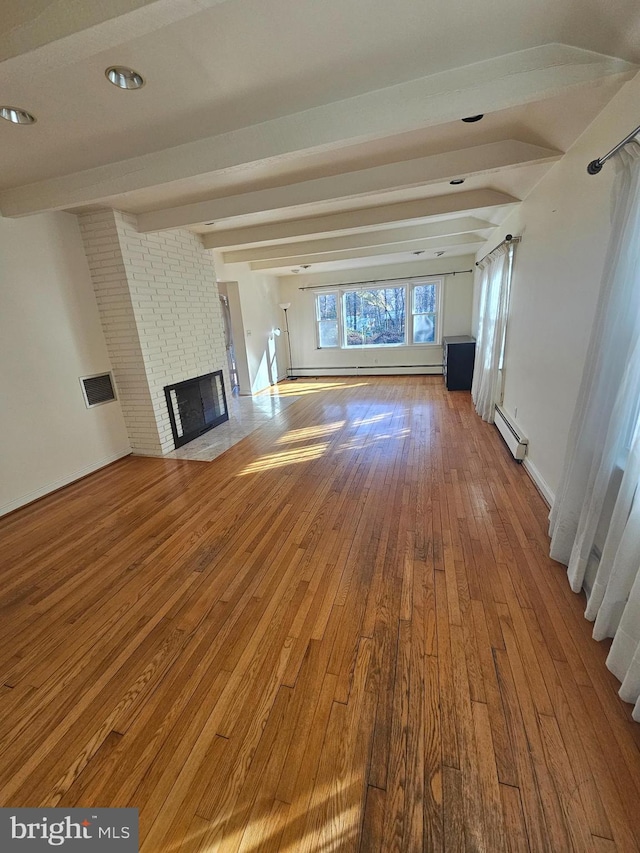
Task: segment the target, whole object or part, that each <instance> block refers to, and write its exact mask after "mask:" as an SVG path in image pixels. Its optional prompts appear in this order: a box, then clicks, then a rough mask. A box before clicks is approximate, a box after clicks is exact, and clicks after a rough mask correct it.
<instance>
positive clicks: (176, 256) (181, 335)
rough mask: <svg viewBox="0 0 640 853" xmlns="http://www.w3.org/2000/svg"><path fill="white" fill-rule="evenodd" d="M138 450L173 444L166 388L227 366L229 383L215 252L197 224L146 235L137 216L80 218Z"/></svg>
mask: <svg viewBox="0 0 640 853" xmlns="http://www.w3.org/2000/svg"><path fill="white" fill-rule="evenodd" d="M79 222H80V229H81V232H82V237H83V240H84V246H85V253H86V256H87V260H88V262H89V268H90V271H91V278H92V281H93V287H94V291H95V294H96V299H97V302H98V308H99V311H100V319H101V322H102V327H103V330H104V334H105V338H106V341H107V347H108V349H109V357H110V359H111V364H112V366H113V372H114V376H115V381H116V384H117V387H118V393H119V398H120V402H121V405H122V410H123V414H124V418H125V422H126V424H127V431H128V433H129V440H130V442H131V447H132V448H133V451H134V453H138V454H140V455H144V456H162V455H164V454H165V453H168V452H169V451H171V450H173V449H174V437H173V433H172V429H171V421H170V416H169V409H168V407H167V400H166V396H165V390H164V389H165V387H166V386H170V385H176V384H177V383H180V382H183V381H185V380H188V379H192V378H194V377H199V376H203V375H204V374H209V373H214V372H216V371H221V372H222V375H223V377H224V382H225V385H226V386H227V388H228V387H230V385H229V377H228V375H227V374H228V368H227V360H226V351H225V338H224V320H223V317H222V310H221V304H220V299H219V293H218V285H217V282H216V278H215V269H214V265H213V258H212V257H211V255H210V254H209V253H208V252H207V251H206V250H205V249H204V248H203V246H202V243H201V242H200V239H199V238H198V237H197V235H195V234H192V233H191V232H190V231H183V230H180V231H163V232H158V233H153V234H141V233H139V232H138V231H137V229H136V220H135V217H133V216H129V215H127V214H124V213H120V212H119V211H114V210H104V211H98V212H95V213H87V214H83V215H82V216H80V217H79Z"/></svg>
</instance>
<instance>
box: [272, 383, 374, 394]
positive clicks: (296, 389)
mask: <svg viewBox="0 0 640 853" xmlns="http://www.w3.org/2000/svg"><path fill="white" fill-rule="evenodd" d="M368 384H369V383H368V382H304V381H302V380H298V381H297V382H286V383H285V382H280V383H279V384H278V385H274V386H273V387H272V388H268V389H267V390H266V391H263V392H262V393H263V394H265V395H267V396H271V397H302V396H304V395H305V394H317V393H318V392H319V391H329V390H330V389H332V388H333V389H335V388H344V387H345V386H348V387H349V388H364V387H366V386H367V385H368ZM256 396H258V395H256Z"/></svg>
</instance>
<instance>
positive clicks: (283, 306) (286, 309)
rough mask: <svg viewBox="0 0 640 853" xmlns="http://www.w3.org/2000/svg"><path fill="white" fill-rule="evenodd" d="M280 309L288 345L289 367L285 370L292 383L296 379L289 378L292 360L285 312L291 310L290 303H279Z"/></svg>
mask: <svg viewBox="0 0 640 853" xmlns="http://www.w3.org/2000/svg"><path fill="white" fill-rule="evenodd" d="M280 307H281V308H282V310H283V311H284V325H285V331H286V333H287V342H288V344H289V367H288V368H287V379H289V380H290V381H291V382H293V381H294V380H295V379H297V378H298V377H297V376H291V370H292V368H293V358H292V357H291V335H290V334H289V317H288V316H287V311H288V310H289V308H291V303H290V302H281V303H280Z"/></svg>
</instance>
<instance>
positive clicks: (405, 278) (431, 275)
mask: <svg viewBox="0 0 640 853" xmlns="http://www.w3.org/2000/svg"><path fill="white" fill-rule="evenodd" d="M467 272H473V270H449V272H430V273H428V274H427V275H403V276H402V278H373V279H370V280H369V281H345V282H342V283H341V284H310V285H308V286H306V287H299V288H298V290H322V289H325V288H327V287H331V288H334V289H335V288H336V287H352V286H353V285H354V284H380V282H383V281H409V279H412V278H421V279H425V278H439V277H440V276H441V275H462V274H463V273H467Z"/></svg>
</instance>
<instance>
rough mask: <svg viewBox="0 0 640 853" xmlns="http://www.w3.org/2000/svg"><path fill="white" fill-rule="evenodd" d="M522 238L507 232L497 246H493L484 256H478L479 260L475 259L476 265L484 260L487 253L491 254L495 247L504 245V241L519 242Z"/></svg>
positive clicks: (487, 255)
mask: <svg viewBox="0 0 640 853" xmlns="http://www.w3.org/2000/svg"><path fill="white" fill-rule="evenodd" d="M520 240H522V237H514V236H513V234H507V235H506V237H505V238H504V240H503V241H502V243H498V245H497V246H494V247H493V249H492V250H491V251H490V252H487V254H486V255H485V256H484V258H480V260H479V261H476V266H477V267H479V266H480V264H481V263H482V262H483V261H486V260H487V258H488V257H489V255H492V254H493V253H494V252H495V250H496V249H499V248H500V246H504V244H505V243H519V242H520Z"/></svg>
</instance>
